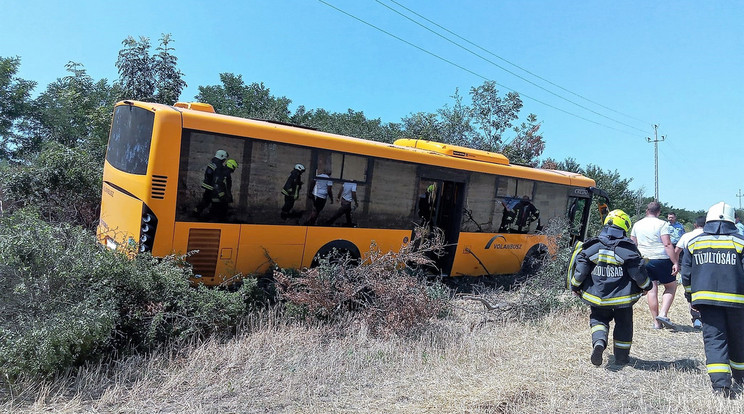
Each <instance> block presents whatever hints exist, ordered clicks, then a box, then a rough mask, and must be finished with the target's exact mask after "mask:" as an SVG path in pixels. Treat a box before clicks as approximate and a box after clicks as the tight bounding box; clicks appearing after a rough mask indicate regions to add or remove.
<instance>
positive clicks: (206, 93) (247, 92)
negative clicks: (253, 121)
mask: <svg viewBox="0 0 744 414" xmlns="http://www.w3.org/2000/svg"><path fill="white" fill-rule="evenodd" d="M220 81H221V82H222V84H221V85H211V86H199V94H198V95H196V100H197V101H199V102H205V103H208V104H211V105H212V106H213V107H214V109H215V111H217V113H221V114H227V115H233V116H239V117H242V118H258V119H268V120H272V121H279V122H289V121H290V110H289V104H290V103H291V102H292V101H291V100H290V99H288V98H285V97H283V96H282V97H279V98H277V97H274V96H273V95H271V91H270V90H269V88H267V87H266V86H265V85H264V84H263V82H261V83H255V82H254V83H251V84H250V85H246V84H245V82H243V78H242V76H241V75H234V74H232V73H221V74H220Z"/></svg>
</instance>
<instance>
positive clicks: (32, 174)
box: [0, 142, 103, 229]
mask: <svg viewBox="0 0 744 414" xmlns="http://www.w3.org/2000/svg"><path fill="white" fill-rule="evenodd" d="M102 172H103V165H102V162H101V161H100V160H99V158H98V157H96V156H93V154H91V153H90V151H88V150H87V149H85V148H79V149H71V148H67V147H65V146H64V145H62V144H60V143H58V142H50V143H48V144H46V145H45V147H44V149H43V150H42V151H41V152H40V153H38V154H36V155H33V156H32V157H31V158H30V162H29V164H28V165H14V164H11V165H1V166H0V189H2V190H3V193H4V199H5V200H4V208H5V209H7V210H8V212H12V211H14V210H17V209H20V208H23V207H26V206H35V207H36V208H37V209H38V212H39V214H40V215H41V216H42V217H44V218H45V220H47V221H49V222H53V223H71V224H76V225H82V226H84V227H86V228H88V229H93V228H94V227H95V225H96V224H97V223H98V209H99V206H100V204H101V185H102V182H101V177H102Z"/></svg>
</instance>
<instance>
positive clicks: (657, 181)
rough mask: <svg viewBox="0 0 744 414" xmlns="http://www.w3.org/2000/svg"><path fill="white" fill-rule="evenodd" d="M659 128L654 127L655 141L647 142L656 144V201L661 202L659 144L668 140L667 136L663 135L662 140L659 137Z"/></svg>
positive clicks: (649, 139)
mask: <svg viewBox="0 0 744 414" xmlns="http://www.w3.org/2000/svg"><path fill="white" fill-rule="evenodd" d="M658 130H659V126H658V125H654V139H653V141H652V140H651V138H649V137H646V141H648V142H653V143H654V201H656V202H659V142H662V141H664V140H665V139H666V136H664V135H662V136H661V139H659V136H658Z"/></svg>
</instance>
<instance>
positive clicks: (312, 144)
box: [98, 101, 606, 285]
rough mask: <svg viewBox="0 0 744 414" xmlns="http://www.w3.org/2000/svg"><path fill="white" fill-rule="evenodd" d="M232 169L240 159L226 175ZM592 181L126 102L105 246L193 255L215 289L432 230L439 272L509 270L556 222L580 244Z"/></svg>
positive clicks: (460, 153) (417, 143)
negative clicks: (441, 240) (238, 278)
mask: <svg viewBox="0 0 744 414" xmlns="http://www.w3.org/2000/svg"><path fill="white" fill-rule="evenodd" d="M217 155H220V157H217ZM226 159H229V160H234V161H233V165H234V163H235V162H236V163H237V168H235V169H234V172H232V173H231V174H230V173H227V172H226V170H225V168H226V167H225V166H224V165H223V164H224V163H225V162H226ZM295 169H298V170H301V169H304V170H305V171H304V172H302V173H300V174H299V176H300V180H301V181H302V183H303V185H302V187H301V189H300V191H299V196H297V195H294V196H297V198H296V200H294V197H292V200H290V201H294V203H292V202H289V204H290V205H291V206H290V207H291V208H290V209H288V208H287V204H285V202H286V201H288V198H289V197H287V195H286V194H285V193H286V191H285V193H283V188H284V187H285V184H286V183H287V182H288V178H289V176H290V175H291V174H292V173H293V171H294V170H295ZM209 170H211V172H212V173H213V174H212V175H215V174H217V173H220V172H222V174H221V175H220V180H222V181H221V182H222V183H224V182H225V176H227V177H230V178H229V179H230V180H231V181H232V185H231V188H230V189H228V192H229V194H228V197H229V199H227V200H226V198H227V197H223V198H217V195H216V194H215V192H216V191H219V190H216V189H215V188H213V185H216V184H214V183H211V182H205V180H207V178H208V176H210V174H209V172H210V171H209ZM295 175H297V173H295ZM211 178H213V177H211ZM203 184H204V185H203ZM316 184H317V185H316ZM345 184H346V186H347V187H350V188H354V189H355V190H356V191H355V192H354V194H353V195H354V196H355V198H356V202H357V203H354V205H352V206H350V205H349V203H348V202H343V203H342V202H340V200H339V196H340V195H342V192H343V191H344V190H343V189H344V188H345V187H344V185H345ZM594 185H595V182H594V181H593V180H591V179H589V178H587V177H584V176H581V175H579V174H575V173H570V172H563V171H554V170H543V169H537V168H531V167H526V166H520V165H513V164H510V163H509V160H508V159H507V158H506V157H504V156H503V155H501V154H497V153H491V152H486V151H479V150H473V149H469V148H464V147H458V146H452V145H445V144H440V143H436V142H431V141H423V140H411V139H400V140H398V141H396V142H395V143H394V144H388V143H381V142H375V141H369V140H364V139H359V138H352V137H346V136H340V135H335V134H330V133H324V132H319V131H316V130H313V129H310V128H303V127H298V126H291V125H286V124H281V123H276V122H270V121H264V120H254V119H244V118H238V117H233V116H226V115H220V114H216V113H215V112H214V109H213V108H212V106H211V105H209V104H203V103H176V104H175V105H174V106H168V105H161V104H153V103H146V102H136V101H122V102H119V103H117V104H116V107H115V109H114V114H113V121H112V126H111V133H110V136H109V142H108V148H107V153H106V161H105V166H104V170H103V191H102V201H101V214H100V222H99V225H98V237H99V241H100V242H101V243H103V244H105V245H106V246H108V247H110V248H112V249H124V250H128V251H130V252H135V251H139V252H150V253H152V254H153V255H154V256H160V257H162V256H166V255H171V254H176V255H181V254H187V253H190V255H189V256H188V258H187V260H188V261H189V262H190V263H191V265H192V266H193V271H194V274H195V277H196V278H197V279H196V281H197V282H199V283H204V284H206V285H218V284H222V283H225V282H226V281H230V280H232V279H231V278H232V277H233V276H234V275H236V274H242V275H248V274H255V273H262V272H265V271H267V270H268V269H269V268H270V267H271V266H272V265H277V266H280V267H282V268H303V267H310V266H312V265H313V264H314V263H315V261H316V260H317V258H318V257H322V256H323V255H326V254H328V253H330V252H331V251H332V249H334V248H335V249H338V250H340V251H343V252H347V253H349V254H351V255H352V256H354V257H364V254H365V253H366V252H368V251H369V249H370V246H372V245H374V246H376V247H377V248H378V249H382V251H391V250H394V251H397V250H398V249H399V248H400V247H401V246H402V245H403V244H405V243H409V242H410V240H411V238H412V237H413V231H414V228H415V227H416V226H420V225H423V226H436V227H438V228H440V229H441V230H442V231H443V233H444V236H445V241H446V243H447V248H446V254H445V255H444V256H442V257H439V258H437V259H436V265H437V267H438V269H439V272H441V274H442V275H445V276H476V275H484V274H510V273H516V272H518V271H520V269H523V268H524V266H525V264H526V263H527V262H528V261H529V260H530V259H531V258H534V257H535V256H536V255H539V254H542V253H544V252H545V251H546V249H547V247H546V246H548V245H549V237H548V236H546V235H545V234H544V233H543V232H542V231H541V230H542V229H543V228H544V226H545V225H546V224H547V223H548V222H549V221H550V220H551V219H553V218H564V219H566V220H567V222H568V223H570V225H569V227H570V228H569V229H568V231H570V232H571V237H572V238H573V239H574V240H583V238H584V237H585V236H586V232H587V221H588V219H589V213H590V209H591V207H590V206H591V200H592V197H593V196H594V195H597V194H598V193H601V191H599V190H596V189H595V188H594ZM316 187H319V188H316ZM323 187H324V188H323ZM210 188H212V189H211V190H210ZM329 189H330V191H331V194H330V198H328V199H327V201H328V202H327V203H326V204H325V206H324V207H323V208H322V209H320V208H318V209H316V214H314V215H315V216H316V217H314V218H313V217H311V215H313V208H314V205H315V204H317V201H320V200H321V199H322V195H323V194H322V193H323V192H324V191H327V190H329ZM210 192H211V193H212V194H210ZM221 192H224V191H221ZM605 197H606V196H605ZM343 198H348V191H346V194H344V197H343ZM212 200H214V201H212ZM228 201H231V202H230V203H228ZM331 201H333V204H331ZM206 204H209V205H206ZM320 204H322V203H320ZM321 207H322V206H321ZM347 212H348V213H349V215H348V216H347V215H346V214H345V213H347ZM339 215H340V216H341V218H340V219H337V220H335V221H332V220H331V218H332V217H334V216H339Z"/></svg>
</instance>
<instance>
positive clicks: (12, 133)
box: [0, 56, 36, 159]
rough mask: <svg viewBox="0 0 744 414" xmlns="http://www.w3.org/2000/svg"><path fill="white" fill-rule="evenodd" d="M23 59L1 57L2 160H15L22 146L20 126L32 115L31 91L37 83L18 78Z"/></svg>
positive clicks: (0, 110)
mask: <svg viewBox="0 0 744 414" xmlns="http://www.w3.org/2000/svg"><path fill="white" fill-rule="evenodd" d="M20 65H21V59H20V58H18V57H12V58H4V57H2V56H0V142H2V144H0V159H8V158H13V156H14V154H15V153H16V152H17V150H18V147H19V146H20V145H22V142H21V141H22V138H23V137H22V135H20V134H19V133H18V127H19V124H20V123H21V122H22V121H23V119H24V118H25V117H27V116H28V115H29V113H30V110H31V109H30V101H31V99H30V98H31V91H32V90H33V89H34V88H35V87H36V82H33V81H28V80H24V79H21V78H18V77H17V76H16V74H17V73H18V68H19V67H20Z"/></svg>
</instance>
